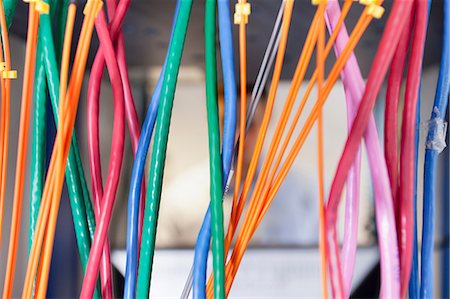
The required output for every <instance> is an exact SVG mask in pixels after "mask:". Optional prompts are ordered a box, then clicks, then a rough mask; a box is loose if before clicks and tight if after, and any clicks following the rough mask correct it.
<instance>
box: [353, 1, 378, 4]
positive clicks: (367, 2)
mask: <svg viewBox="0 0 450 299" xmlns="http://www.w3.org/2000/svg"><path fill="white" fill-rule="evenodd" d="M356 1H357V0H356ZM359 4H362V5H371V4H377V1H376V0H359Z"/></svg>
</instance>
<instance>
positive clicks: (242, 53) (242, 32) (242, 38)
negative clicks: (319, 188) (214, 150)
mask: <svg viewBox="0 0 450 299" xmlns="http://www.w3.org/2000/svg"><path fill="white" fill-rule="evenodd" d="M246 3H247V1H246V0H239V4H246ZM239 64H240V85H241V88H240V92H241V93H240V97H241V104H240V119H239V122H240V123H239V148H238V156H237V167H236V179H235V184H234V196H233V203H232V205H231V216H230V221H229V225H228V231H232V230H234V229H235V227H236V226H237V222H238V221H239V219H238V217H236V211H235V209H236V207H237V205H238V198H239V191H240V189H241V180H242V164H243V161H244V147H245V127H246V123H245V121H246V117H247V40H246V20H245V18H244V17H241V21H240V22H239ZM228 238H229V234H228V233H227V235H226V237H225V242H226V243H231V241H232V240H228ZM231 238H232V236H231ZM225 254H227V251H226V250H225Z"/></svg>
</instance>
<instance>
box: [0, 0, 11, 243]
mask: <svg viewBox="0 0 450 299" xmlns="http://www.w3.org/2000/svg"><path fill="white" fill-rule="evenodd" d="M0 25H1V34H2V42H1V46H2V48H3V49H2V50H3V55H4V57H3V55H0V57H1V59H2V60H4V63H5V70H6V71H9V70H10V69H11V57H10V56H11V55H10V48H9V37H8V29H7V24H6V17H5V11H4V6H3V2H2V1H1V0H0ZM2 77H3V76H2ZM1 89H2V94H1V95H2V104H1V113H2V117H1V120H0V121H1V132H0V134H1V138H2V139H1V141H2V142H1V149H0V153H1V170H0V171H1V172H0V177H1V180H0V188H1V189H0V247H1V240H2V232H3V215H4V206H5V192H6V177H7V174H6V172H7V161H8V144H9V127H10V106H11V83H10V81H9V79H3V78H2V79H1Z"/></svg>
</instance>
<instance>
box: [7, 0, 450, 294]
mask: <svg viewBox="0 0 450 299" xmlns="http://www.w3.org/2000/svg"><path fill="white" fill-rule="evenodd" d="M81 2H83V1H81ZM386 2H387V3H386V5H385V6H386V9H387V11H389V7H390V5H391V3H390V2H389V1H386ZM279 3H280V1H273V0H258V1H253V2H252V15H251V17H250V22H249V24H248V35H247V37H248V81H249V83H252V82H253V81H254V80H255V78H256V75H257V71H258V69H259V65H260V63H261V60H262V57H263V54H264V51H265V48H266V46H267V43H268V40H269V37H270V34H271V32H272V27H273V24H274V22H275V17H276V14H277V12H278V8H279ZM441 6H442V3H441V1H440V0H438V1H434V2H433V6H432V10H431V17H430V24H429V29H428V35H427V46H426V50H425V57H426V58H425V64H424V70H423V82H422V90H421V96H422V107H421V110H420V113H421V119H422V120H424V121H425V120H427V119H428V118H429V116H430V112H431V107H432V101H433V99H434V93H435V88H436V81H437V73H438V63H439V61H440V47H441V46H440V45H441V38H440V37H441V35H442V21H441V20H442V9H441ZM79 7H80V8H81V7H82V5H79ZM174 7H175V1H173V0H171V1H163V0H148V1H133V2H132V5H131V7H130V10H129V13H128V15H127V17H126V19H125V24H124V29H123V30H124V33H125V41H126V50H127V61H128V64H129V70H130V76H131V81H132V84H133V95H134V99H135V104H136V108H137V111H138V115H139V117H140V120H141V123H142V120H143V117H144V115H145V113H146V109H147V107H148V105H149V101H150V98H151V94H152V92H153V88H154V86H155V84H156V81H157V79H158V77H159V73H160V70H161V67H162V63H163V61H164V56H165V53H166V49H167V45H168V40H169V36H170V27H171V22H172V17H173V12H174ZM203 8H204V1H194V6H193V10H192V14H191V22H190V25H189V30H188V33H187V39H186V45H185V51H184V54H183V60H182V66H181V69H180V75H179V79H178V85H177V90H176V94H175V104H174V110H173V115H172V123H171V127H170V138H169V144H168V152H167V160H166V167H165V174H164V186H163V192H162V202H161V209H160V218H159V224H158V234H157V247H158V251H157V253H156V256H155V268H154V276H153V277H154V280H153V283H152V290H151V292H152V293H151V296H152V297H159V298H169V297H170V298H173V297H177V296H179V295H180V293H181V290H182V287H183V285H184V281H185V279H186V277H187V275H188V273H189V269H190V266H191V264H192V261H193V251H192V249H193V246H194V244H195V241H196V238H197V234H198V231H199V228H200V225H201V222H202V220H203V216H204V214H205V211H206V209H207V206H208V203H209V166H208V158H209V155H208V139H207V122H206V107H205V82H204V81H205V78H204V51H203V15H204V12H203ZM361 11H362V10H361V6H360V5H357V4H355V5H353V8H352V10H351V13H350V15H349V17H348V21H347V22H346V25H347V27H348V29H349V31H351V28H352V27H353V25H354V24H355V22H356V20H357V19H358V18H359V15H360V13H361ZM313 13H314V7H313V6H311V5H310V3H309V2H308V1H303V0H301V1H296V4H295V8H294V15H293V19H292V23H291V30H290V35H289V42H288V48H287V53H286V57H285V60H284V66H283V72H282V81H281V82H280V85H279V88H278V92H277V97H276V102H275V107H274V112H273V115H272V122H271V125H270V127H269V134H268V136H269V138H270V136H271V135H272V132H273V130H274V126H275V125H274V124H276V120H277V119H278V116H279V114H280V112H281V109H282V105H283V103H284V100H285V98H286V96H287V93H288V90H289V86H290V79H291V77H292V75H293V72H294V69H295V67H296V65H297V60H298V57H299V55H300V52H301V48H302V45H303V42H304V40H305V37H306V33H307V30H308V29H309V24H310V22H311V20H312V17H313ZM80 16H81V11H80V12H79V17H80ZM387 16H388V14H385V16H384V17H383V18H382V19H381V20H374V21H373V22H372V23H371V25H370V26H369V29H368V31H367V32H366V33H365V34H364V36H363V38H362V40H361V42H360V43H359V45H358V47H357V48H356V51H355V53H356V56H357V58H358V61H359V64H360V66H361V70H362V73H363V75H364V76H365V77H366V76H367V74H368V73H369V70H370V67H371V63H372V60H373V57H374V55H375V52H376V48H377V45H378V41H379V39H380V36H381V34H382V30H383V24H384V22H385V21H386V19H387ZM26 24H27V6H26V5H25V3H22V2H19V4H18V11H17V14H16V16H15V18H14V21H13V26H12V28H11V30H12V36H11V54H12V65H13V67H14V68H16V69H17V70H18V74H19V78H18V80H16V81H13V82H12V102H11V104H12V106H11V109H12V110H11V112H12V114H11V115H12V116H13V117H12V123H11V142H10V149H9V152H10V156H9V159H10V160H9V163H8V167H9V169H8V186H12V185H13V179H14V169H15V153H16V143H17V142H16V140H17V131H18V115H19V109H20V101H19V99H20V95H21V78H20V76H21V71H20V70H23V63H24V56H25V40H24V36H25V31H26ZM233 29H234V30H235V29H237V27H236V28H233ZM234 33H235V34H236V33H237V32H236V30H235V32H234ZM235 37H237V35H235ZM236 41H237V39H236V38H235V49H237V47H236V45H237V44H236V43H237V42H236ZM97 47H98V41H97V38H96V36H95V34H94V40H93V43H92V47H91V49H92V50H91V53H90V57H91V58H90V63H91V62H92V58H93V55H94V54H95V52H96V50H97ZM236 57H237V54H236ZM313 59H314V57H313ZM333 59H334V58H330V59H329V61H328V70H327V71H329V68H330V66H331V63H332V62H333ZM236 61H237V59H236ZM312 61H314V60H312ZM312 65H314V63H312ZM236 66H237V64H236ZM218 67H220V65H219V66H218ZM310 72H311V70H310V71H309V75H308V76H307V78H309V76H310ZM219 73H220V72H219ZM105 74H106V73H105ZM88 78H89V72H88V71H87V73H86V80H85V83H86V84H84V87H83V88H84V91H83V92H82V98H81V101H80V107H79V110H78V118H77V127H76V134H77V135H78V138H79V143H80V150H81V153H82V157H83V159H84V160H83V162H84V169H85V174H86V177H87V181H88V182H90V176H89V164H88V151H87V136H86V134H87V127H86V107H85V95H86V88H87V80H88ZM104 79H105V80H104V82H103V84H102V94H101V113H100V120H101V122H100V129H101V150H102V166H103V178H106V176H107V173H106V172H107V165H108V161H109V148H110V143H111V128H112V123H113V105H112V104H111V102H112V91H111V88H110V84H109V81H108V80H107V77H106V76H105V77H104ZM307 80H308V79H307ZM307 80H305V82H304V83H303V85H302V88H301V90H300V94H303V91H304V89H305V88H306V86H307V83H308V81H307ZM220 85H221V79H220V77H219V86H220ZM251 86H252V84H251ZM312 94H313V95H314V94H315V93H314V92H313V93H312ZM314 100H315V98H314V96H313V97H312V98H311V99H310V101H309V102H308V104H307V106H306V108H305V109H306V111H309V110H310V109H311V107H312V105H313V104H314ZM263 102H264V101H263ZM263 110H264V103H262V104H261V105H260V107H259V108H258V111H257V114H256V118H255V123H254V125H253V126H252V128H251V130H250V133H249V138H248V140H247V142H246V146H247V148H251V147H252V140H253V141H254V138H252V137H253V136H255V135H256V134H257V132H258V128H259V122H260V120H261V115H262V113H263ZM374 113H375V118H376V119H377V120H382V117H383V113H384V89H383V90H382V92H381V93H380V95H379V99H378V101H377V104H376V107H375V111H374ZM15 115H17V117H14V116H15ZM345 115H346V108H345V94H344V91H343V87H342V83H341V82H340V81H339V82H338V83H337V85H336V87H335V88H334V89H333V91H332V93H331V94H330V97H329V100H328V101H327V104H326V105H325V108H324V112H323V116H324V134H325V135H324V138H325V140H324V142H325V144H324V146H325V147H324V148H325V183H326V188H328V187H329V186H330V185H331V181H332V179H333V175H334V172H335V169H336V166H337V162H338V160H339V157H340V155H341V152H342V150H343V147H344V144H345V140H346V135H347V125H346V118H345ZM51 117H52V116H51V115H50V116H49V123H51V124H52V125H53V121H52V120H51ZM447 117H448V116H447ZM302 120H303V121H304V120H305V117H303V118H302ZM301 123H302V121H301ZM378 124H379V135H380V138H382V133H383V129H382V121H381V122H380V121H378ZM52 134H53V135H54V127H53V132H50V133H49V136H48V140H51V138H53V136H52ZM315 135H316V134H314V133H313V134H311V135H310V137H308V139H307V142H306V143H305V145H304V147H303V149H302V151H301V152H300V154H299V156H298V158H297V159H296V162H295V165H294V167H293V169H292V170H291V172H290V173H289V176H288V178H287V179H286V181H285V183H284V184H283V186H282V189H281V190H280V192H279V194H278V195H277V197H276V199H275V201H274V203H273V205H272V207H271V208H270V209H269V212H268V214H267V215H266V218H265V219H264V221H263V222H262V224H261V226H260V228H259V229H258V230H257V232H256V234H255V236H254V238H253V239H252V248H251V249H250V250H249V252H248V253H247V254H246V256H245V258H244V263H243V265H242V269H240V270H239V274H238V276H237V278H236V284H235V286H234V287H233V290H232V292H231V297H291V298H292V297H320V296H321V289H320V263H319V261H320V257H319V254H318V245H317V236H318V208H317V201H318V196H317V188H318V187H317V169H316V168H317V153H316V147H317V146H316V144H317V140H316V136H315ZM424 137H425V134H424V131H423V130H422V131H421V143H420V145H421V147H420V152H419V166H420V165H423V156H424V141H423V140H424ZM267 140H270V139H266V143H265V145H264V150H265V149H266V148H267V147H268V141H267ZM48 143H49V147H51V144H52V142H48ZM447 143H448V141H447ZM125 145H126V149H125V156H124V164H123V168H122V174H121V183H120V188H119V191H118V194H117V198H116V204H115V210H114V215H113V219H112V224H111V226H110V232H109V236H110V241H111V246H112V249H113V256H112V257H113V263H114V265H115V267H116V268H117V271H116V272H115V276H116V280H117V285H118V286H119V287H118V289H117V292H116V295H117V296H120V283H121V277H120V276H121V273H123V271H124V265H125V255H124V248H125V235H126V220H127V199H128V191H129V190H128V187H129V181H130V176H131V169H132V165H133V155H132V150H131V143H130V141H129V139H128V137H127V142H126V143H125ZM150 148H151V147H150ZM49 150H50V149H49ZM448 152H449V151H448V149H446V150H445V151H444V152H443V153H442V154H441V155H440V158H441V159H442V161H441V163H440V165H441V169H440V170H439V172H440V173H439V174H438V177H440V178H442V180H441V181H440V186H439V187H438V192H439V196H438V197H437V219H436V227H437V238H436V242H437V244H436V255H435V257H436V265H437V266H436V271H437V273H436V274H435V277H436V283H437V286H436V288H435V292H436V297H440V295H439V294H442V293H441V291H442V287H441V286H444V285H448V281H446V280H445V279H448V276H447V278H445V276H443V275H442V272H441V271H442V266H441V265H442V264H443V261H442V253H443V252H444V250H447V251H448V244H449V243H448V230H446V234H444V230H443V229H444V228H446V227H447V228H448V226H449V224H448V200H449V198H448V167H449V164H448V154H449V153H448ZM250 153H251V152H250ZM246 159H247V160H248V159H249V158H246ZM445 159H446V160H445ZM362 165H363V166H362V175H361V196H360V207H359V214H360V216H359V229H358V244H359V249H358V254H357V260H356V270H355V279H354V296H355V297H358V296H364V293H361V291H362V290H364V289H366V287H364V286H365V285H364V283H367V282H368V285H371V286H372V288H373V289H374V290H377V289H378V288H377V287H376V285H377V284H379V281H377V279H378V276H377V275H379V274H377V271H378V270H377V263H378V253H377V247H376V245H377V244H376V230H375V225H374V209H373V194H372V189H371V178H370V173H369V169H368V164H367V158H366V153H365V150H364V149H363V164H362ZM420 168H421V167H419V169H420ZM444 170H447V174H446V175H447V176H445V174H444ZM146 173H148V169H147V171H146ZM422 177H423V175H422V172H419V176H418V178H419V187H418V189H419V192H418V210H419V211H420V210H421V198H422V193H421V190H422V188H421V184H422ZM27 182H28V183H26V189H25V191H26V192H25V196H24V206H23V214H22V215H23V216H22V217H23V218H22V219H23V221H22V228H21V237H20V250H21V252H20V253H19V254H20V256H19V258H18V266H17V273H16V280H15V282H16V286H19V285H21V284H22V282H23V279H24V274H25V273H24V271H25V267H26V265H25V263H26V256H27V236H28V215H29V206H28V199H29V193H28V189H29V180H27ZM327 190H328V189H327ZM7 192H8V196H7V201H6V206H5V220H4V221H5V228H6V227H9V223H10V221H11V220H10V215H11V208H12V203H11V201H12V195H13V190H12V188H11V187H8V190H7ZM63 196H64V197H65V198H63V200H62V201H61V208H60V214H59V218H58V225H57V234H56V238H55V249H54V254H53V261H52V269H51V272H50V273H51V278H50V282H49V293H48V296H49V297H59V298H61V297H77V296H78V295H79V290H80V285H81V282H82V271H81V266H80V264H79V257H78V253H77V249H76V240H75V236H74V231H73V225H72V216H71V211H70V204H69V201H68V197H67V193H65V194H64V195H63ZM344 198H345V197H344ZM343 206H344V205H343V204H342V205H341V207H343ZM224 207H225V215H229V210H230V207H231V199H230V198H228V199H226V200H225V202H224ZM341 210H342V209H341ZM445 213H447V214H445ZM341 215H342V213H341ZM444 215H447V216H444ZM418 219H419V232H418V233H419V236H420V234H421V231H420V222H421V215H420V214H419V215H418ZM343 226H344V219H343V217H342V216H341V217H339V232H340V234H341V236H342V234H343ZM8 237H9V230H5V232H4V237H3V238H4V240H7V238H8ZM6 256H7V252H6V245H5V243H4V244H3V247H2V248H1V251H0V263H1V264H2V265H5V263H6ZM3 275H4V273H3V272H2V273H0V281H2V280H3ZM358 292H360V293H358ZM14 294H15V295H16V296H19V294H20V291H19V288H16V289H15V290H14ZM366 295H367V294H366ZM369 295H370V293H369ZM375 295H376V294H375Z"/></svg>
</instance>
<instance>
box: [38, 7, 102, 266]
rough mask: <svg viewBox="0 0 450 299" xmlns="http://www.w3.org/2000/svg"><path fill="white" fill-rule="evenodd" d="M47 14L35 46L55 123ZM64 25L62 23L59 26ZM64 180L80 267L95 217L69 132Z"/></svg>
mask: <svg viewBox="0 0 450 299" xmlns="http://www.w3.org/2000/svg"><path fill="white" fill-rule="evenodd" d="M50 23H51V21H50V17H49V16H47V15H42V16H41V19H40V30H39V37H38V40H39V43H38V47H42V51H43V53H44V58H45V59H44V64H45V71H46V77H47V82H48V87H49V95H50V99H51V104H52V108H53V111H54V113H53V116H54V119H55V124H56V125H57V126H58V124H59V120H58V119H59V116H58V113H57V111H58V106H59V85H60V82H59V75H58V73H59V71H58V67H57V58H56V55H55V54H56V52H57V51H55V48H54V42H53V37H52V36H53V35H52V29H51V28H52V26H51V25H50ZM63 27H65V26H63ZM66 167H67V170H66V180H67V186H68V192H69V199H70V205H71V209H72V217H73V224H74V228H75V235H76V238H77V245H78V251H79V253H80V259H81V265H82V268H83V270H85V269H86V264H87V261H88V258H89V250H90V247H91V239H90V233H91V232H93V230H94V229H95V220H94V216H93V214H92V215H90V213H89V210H92V205H91V201H90V198H89V193H88V192H87V191H86V192H85V191H84V189H85V188H86V189H87V187H86V182H85V178H84V170H83V166H82V165H81V159H80V158H79V149H78V145H77V138H76V134H75V133H74V134H73V135H72V143H71V147H70V150H69V155H68V158H67V166H66Z"/></svg>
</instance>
